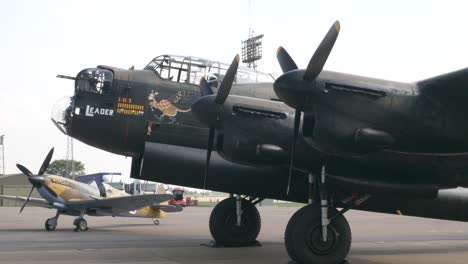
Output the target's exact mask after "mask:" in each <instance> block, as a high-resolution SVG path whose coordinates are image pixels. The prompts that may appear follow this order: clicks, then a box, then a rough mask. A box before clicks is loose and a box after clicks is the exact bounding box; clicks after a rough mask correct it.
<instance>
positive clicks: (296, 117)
mask: <svg viewBox="0 0 468 264" xmlns="http://www.w3.org/2000/svg"><path fill="white" fill-rule="evenodd" d="M301 115H302V112H301V111H300V110H298V109H296V112H295V114H294V131H293V137H292V140H291V155H290V156H291V160H290V162H289V179H288V188H287V189H286V194H287V195H289V190H290V187H291V177H292V171H293V166H294V150H295V148H296V143H297V142H296V141H297V135H298V133H299V125H300V123H301Z"/></svg>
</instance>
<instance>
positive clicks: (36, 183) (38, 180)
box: [16, 148, 54, 213]
mask: <svg viewBox="0 0 468 264" xmlns="http://www.w3.org/2000/svg"><path fill="white" fill-rule="evenodd" d="M53 154H54V148H52V149H51V150H50V151H49V154H47V156H46V158H45V159H44V162H42V166H41V168H40V169H39V172H38V174H37V175H34V174H32V172H31V171H30V170H28V169H27V168H26V167H24V166H23V165H21V164H16V167H17V168H18V169H19V170H20V171H21V172H22V173H23V174H24V175H26V176H28V180H29V182H30V183H31V184H32V188H31V191H30V192H29V195H28V198H26V201H24V203H23V205H22V206H21V209H20V211H19V212H20V213H21V212H23V209H24V207H25V206H26V204H27V203H28V202H29V198H30V197H31V194H32V192H33V191H34V188H40V187H41V186H42V185H43V184H44V181H45V177H44V176H43V175H44V173H45V171H46V170H47V167H49V164H50V161H51V159H52V155H53Z"/></svg>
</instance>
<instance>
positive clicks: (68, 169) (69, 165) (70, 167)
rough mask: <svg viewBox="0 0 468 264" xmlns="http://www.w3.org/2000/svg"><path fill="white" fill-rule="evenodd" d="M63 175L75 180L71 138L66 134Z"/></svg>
mask: <svg viewBox="0 0 468 264" xmlns="http://www.w3.org/2000/svg"><path fill="white" fill-rule="evenodd" d="M65 175H66V176H67V177H70V176H71V178H72V179H73V180H75V159H74V157H73V138H72V137H70V136H67V156H66V157H65Z"/></svg>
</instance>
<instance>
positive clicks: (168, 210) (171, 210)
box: [153, 204, 184, 213]
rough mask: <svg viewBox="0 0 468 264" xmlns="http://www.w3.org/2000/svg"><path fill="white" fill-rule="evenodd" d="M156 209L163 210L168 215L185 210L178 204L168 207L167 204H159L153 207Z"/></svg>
mask: <svg viewBox="0 0 468 264" xmlns="http://www.w3.org/2000/svg"><path fill="white" fill-rule="evenodd" d="M153 207H154V208H156V209H159V210H162V211H164V212H166V213H177V212H181V211H183V210H184V208H183V207H182V206H180V205H178V204H175V205H167V204H158V205H155V206H153Z"/></svg>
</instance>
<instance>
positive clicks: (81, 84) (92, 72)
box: [75, 68, 113, 94]
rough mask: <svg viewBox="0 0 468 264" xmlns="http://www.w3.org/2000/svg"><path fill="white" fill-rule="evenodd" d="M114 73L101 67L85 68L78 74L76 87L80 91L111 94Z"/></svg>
mask: <svg viewBox="0 0 468 264" xmlns="http://www.w3.org/2000/svg"><path fill="white" fill-rule="evenodd" d="M112 80H113V73H112V72H111V71H109V70H105V69H99V68H89V69H84V70H82V71H80V72H79V73H78V75H77V76H76V82H75V86H76V87H75V88H76V91H79V92H89V93H96V94H109V92H110V90H111V87H112Z"/></svg>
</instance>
